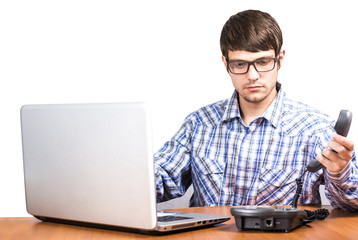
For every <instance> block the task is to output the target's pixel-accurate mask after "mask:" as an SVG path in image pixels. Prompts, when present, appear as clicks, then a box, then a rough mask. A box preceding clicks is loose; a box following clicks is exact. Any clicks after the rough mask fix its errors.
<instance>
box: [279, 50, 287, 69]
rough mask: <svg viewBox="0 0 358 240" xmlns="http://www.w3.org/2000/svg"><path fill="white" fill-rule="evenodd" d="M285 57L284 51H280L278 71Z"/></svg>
mask: <svg viewBox="0 0 358 240" xmlns="http://www.w3.org/2000/svg"><path fill="white" fill-rule="evenodd" d="M285 55H286V50H281V52H280V57H279V59H278V69H280V68H281V64H282V62H283V60H284V59H285Z"/></svg>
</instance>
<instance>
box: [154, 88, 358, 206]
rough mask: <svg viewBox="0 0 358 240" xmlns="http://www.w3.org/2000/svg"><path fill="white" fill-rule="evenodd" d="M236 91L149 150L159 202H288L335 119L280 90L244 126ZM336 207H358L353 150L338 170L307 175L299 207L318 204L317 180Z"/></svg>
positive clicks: (357, 176)
mask: <svg viewBox="0 0 358 240" xmlns="http://www.w3.org/2000/svg"><path fill="white" fill-rule="evenodd" d="M237 99H238V98H237V94H236V92H235V93H234V95H233V96H232V98H231V99H227V100H223V101H219V102H217V103H214V104H212V105H209V106H206V107H203V108H201V109H199V110H198V111H196V112H193V113H192V114H190V115H189V116H188V117H187V118H186V119H185V122H184V123H183V125H182V126H181V128H180V129H179V131H178V132H177V133H176V134H175V135H174V136H173V138H172V139H171V140H170V141H168V142H166V143H165V144H164V146H163V147H162V148H161V149H160V150H159V151H158V152H157V153H156V154H154V159H155V167H156V187H157V200H158V202H160V201H166V200H169V199H172V198H176V197H179V196H182V195H184V193H185V191H186V190H187V188H188V187H189V186H190V185H191V184H193V187H194V194H193V196H192V198H191V200H190V206H218V205H219V206H220V205H230V206H233V205H291V204H292V200H293V197H294V195H295V190H296V182H295V180H296V179H297V178H298V177H300V176H301V175H302V174H303V172H304V171H305V168H306V166H307V164H308V163H309V162H310V161H312V160H313V159H315V156H316V155H317V154H319V153H321V151H322V150H323V149H324V148H326V147H327V143H328V141H329V140H330V139H331V137H332V135H333V133H334V123H335V122H334V121H333V120H331V119H330V118H329V117H328V116H327V115H325V114H323V113H321V112H319V111H317V110H315V109H313V108H311V107H309V106H307V105H305V104H302V103H299V102H295V101H292V100H290V99H288V98H287V97H286V95H285V93H284V92H283V91H282V90H280V91H279V92H278V94H277V96H276V98H275V100H274V101H273V102H272V104H271V105H270V106H269V107H268V108H267V109H266V111H265V112H264V114H263V115H262V116H261V117H259V118H257V119H256V120H254V121H253V122H251V123H250V125H249V126H245V125H244V123H243V121H242V119H241V117H240V110H239V104H238V100H237ZM323 182H325V185H326V196H327V198H328V199H329V200H330V202H331V204H332V206H333V207H335V208H342V209H345V210H348V211H353V210H355V209H358V189H357V186H358V169H357V163H356V157H355V153H354V154H353V159H352V161H350V163H349V164H348V165H347V167H346V168H345V169H343V170H342V171H341V172H339V173H336V174H333V173H329V172H328V171H327V170H325V169H321V170H319V171H318V172H316V173H310V172H307V173H306V174H305V176H304V179H303V189H302V194H301V196H300V198H299V201H298V203H299V204H315V205H317V204H321V199H320V195H319V185H320V184H321V183H323Z"/></svg>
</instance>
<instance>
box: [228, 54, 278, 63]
mask: <svg viewBox="0 0 358 240" xmlns="http://www.w3.org/2000/svg"><path fill="white" fill-rule="evenodd" d="M263 58H275V56H272V55H266V56H262V57H259V58H256V59H255V60H253V61H248V60H243V59H230V60H229V61H228V62H239V61H243V62H255V61H256V60H260V59H263Z"/></svg>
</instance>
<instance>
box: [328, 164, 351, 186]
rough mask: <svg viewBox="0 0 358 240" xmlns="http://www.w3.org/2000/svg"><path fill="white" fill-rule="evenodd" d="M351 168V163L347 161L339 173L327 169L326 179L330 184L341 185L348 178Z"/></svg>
mask: <svg viewBox="0 0 358 240" xmlns="http://www.w3.org/2000/svg"><path fill="white" fill-rule="evenodd" d="M351 168H352V164H351V161H349V162H348V164H347V165H346V166H345V167H344V168H343V169H342V170H341V171H339V172H331V171H329V170H328V169H326V175H327V176H328V179H329V180H330V181H331V182H335V183H343V182H345V181H346V180H347V178H348V177H349V173H350V171H351Z"/></svg>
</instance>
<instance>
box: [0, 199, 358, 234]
mask: <svg viewBox="0 0 358 240" xmlns="http://www.w3.org/2000/svg"><path fill="white" fill-rule="evenodd" d="M300 208H301V209H309V210H314V209H316V208H314V207H307V206H304V207H300ZM325 208H327V209H329V210H330V215H329V217H328V218H326V219H325V220H321V221H315V222H312V223H310V224H309V226H301V227H299V228H297V229H295V230H293V231H291V232H289V233H283V232H263V231H242V232H239V231H238V229H237V228H236V225H235V219H234V217H231V219H230V220H229V221H227V222H225V223H222V224H220V225H217V226H215V227H210V228H204V229H197V230H192V231H186V232H179V233H175V234H170V235H164V236H152V235H145V234H139V233H130V232H121V231H114V230H104V229H97V228H88V227H80V226H72V225H65V224H56V223H47V222H41V221H39V220H37V219H35V218H32V217H20V218H19V217H14V218H0V239H1V240H7V239H21V240H26V239H34V240H37V239H44V240H45V239H46V240H59V239H61V240H63V239H71V240H80V239H86V240H90V239H104V240H107V239H170V240H175V239H205V240H210V239H215V240H225V239H240V240H241V239H250V240H254V239H260V240H261V239H262V240H264V239H282V240H283V239H300V240H301V239H313V240H317V239H325V240H327V239H339V240H343V239H358V213H347V212H344V211H342V210H332V208H331V207H328V206H327V207H325ZM175 211H185V212H200V213H209V214H219V215H229V216H230V215H231V214H230V207H201V208H183V209H175Z"/></svg>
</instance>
